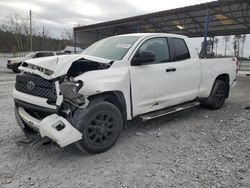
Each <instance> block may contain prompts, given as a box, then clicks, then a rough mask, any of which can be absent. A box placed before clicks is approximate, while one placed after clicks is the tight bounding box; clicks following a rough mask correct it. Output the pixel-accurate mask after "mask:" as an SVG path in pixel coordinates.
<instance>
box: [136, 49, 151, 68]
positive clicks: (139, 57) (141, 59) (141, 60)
mask: <svg viewBox="0 0 250 188" xmlns="http://www.w3.org/2000/svg"><path fill="white" fill-rule="evenodd" d="M153 61H155V54H154V53H153V52H150V51H142V52H140V53H138V54H136V55H135V56H134V58H133V59H132V63H131V64H132V65H134V66H138V65H144V64H146V63H150V62H153Z"/></svg>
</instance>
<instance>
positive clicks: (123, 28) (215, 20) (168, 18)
mask: <svg viewBox="0 0 250 188" xmlns="http://www.w3.org/2000/svg"><path fill="white" fill-rule="evenodd" d="M207 11H208V13H209V15H210V21H209V30H208V36H223V35H236V34H250V0H218V1H213V2H209V3H203V4H198V5H193V6H187V7H183V8H177V9H171V10H165V11H160V12H155V13H150V14H144V15H140V16H134V17H129V18H124V19H119V20H113V21H108V22H102V23H97V24H92V25H86V26H82V27H75V28H74V32H75V33H78V32H86V33H96V34H97V35H98V34H100V33H101V34H102V36H103V37H105V36H111V35H114V34H124V33H134V32H161V33H162V32H164V33H175V34H181V35H186V36H189V37H202V36H203V35H204V29H205V26H204V25H205V19H206V16H207Z"/></svg>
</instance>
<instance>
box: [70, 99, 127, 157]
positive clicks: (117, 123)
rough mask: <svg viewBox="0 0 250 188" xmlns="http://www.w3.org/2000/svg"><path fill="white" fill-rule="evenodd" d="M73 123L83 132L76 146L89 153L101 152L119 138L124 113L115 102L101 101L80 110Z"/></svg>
mask: <svg viewBox="0 0 250 188" xmlns="http://www.w3.org/2000/svg"><path fill="white" fill-rule="evenodd" d="M73 124H74V125H75V127H76V128H77V129H78V130H79V131H80V132H81V133H82V140H80V141H78V142H77V143H76V146H77V147H78V148H79V149H80V150H82V151H84V152H87V153H93V154H94V153H101V152H104V151H106V150H108V149H109V148H111V147H112V146H113V145H114V144H115V143H116V141H117V140H118V138H119V135H120V133H121V130H122V127H123V120H122V115H121V112H120V111H119V109H118V108H117V107H116V106H114V105H113V104H111V103H109V102H106V101H101V102H98V103H96V104H93V103H92V104H90V106H89V107H88V108H87V109H85V110H78V111H77V112H76V113H75V114H74V117H73Z"/></svg>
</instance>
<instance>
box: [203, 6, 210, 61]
mask: <svg viewBox="0 0 250 188" xmlns="http://www.w3.org/2000/svg"><path fill="white" fill-rule="evenodd" d="M209 21H210V15H209V9H208V8H207V16H206V21H205V32H204V43H203V57H204V58H206V57H207V37H208V28H209Z"/></svg>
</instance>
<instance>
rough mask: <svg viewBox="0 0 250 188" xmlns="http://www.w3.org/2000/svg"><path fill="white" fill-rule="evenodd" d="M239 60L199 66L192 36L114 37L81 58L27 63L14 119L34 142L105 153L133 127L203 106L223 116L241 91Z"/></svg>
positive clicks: (218, 60)
mask: <svg viewBox="0 0 250 188" xmlns="http://www.w3.org/2000/svg"><path fill="white" fill-rule="evenodd" d="M236 61H237V59H235V58H213V59H200V58H199V57H198V55H197V52H196V50H195V48H194V47H193V46H192V43H191V39H189V38H188V37H186V36H181V35H174V34H164V33H162V34H161V33H137V34H126V35H117V36H112V37H109V38H105V39H102V40H100V41H98V42H96V43H94V44H92V45H91V46H90V47H88V48H87V49H86V50H85V51H84V52H83V53H82V54H78V55H62V56H52V57H44V58H39V59H31V60H27V61H25V62H23V63H22V65H21V66H20V68H19V69H20V70H21V71H22V72H21V74H18V75H16V83H15V89H14V91H13V96H14V102H15V115H16V119H17V121H18V124H19V126H20V127H21V128H22V129H23V130H24V132H25V133H26V134H28V133H29V134H28V135H30V133H35V134H36V135H39V136H40V137H41V138H47V139H50V140H52V141H54V142H56V143H57V144H58V145H59V146H60V147H65V146H67V145H69V144H72V143H74V144H75V145H76V146H77V147H78V148H79V149H80V150H81V151H84V152H87V153H92V154H94V153H100V152H104V151H106V150H108V149H109V148H111V147H112V146H113V145H114V144H115V143H116V141H117V140H118V137H119V135H120V133H121V131H122V130H123V126H124V124H125V123H126V121H128V120H132V119H134V118H140V119H142V120H143V121H146V120H151V119H154V118H157V117H160V116H163V115H166V114H170V113H173V112H178V111H180V110H184V109H188V108H191V107H194V106H197V105H203V106H205V107H208V108H210V109H214V110H217V109H220V108H221V107H222V105H223V104H224V101H225V99H227V98H228V97H229V92H230V89H231V88H233V87H234V85H235V84H236V69H237V68H236Z"/></svg>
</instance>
